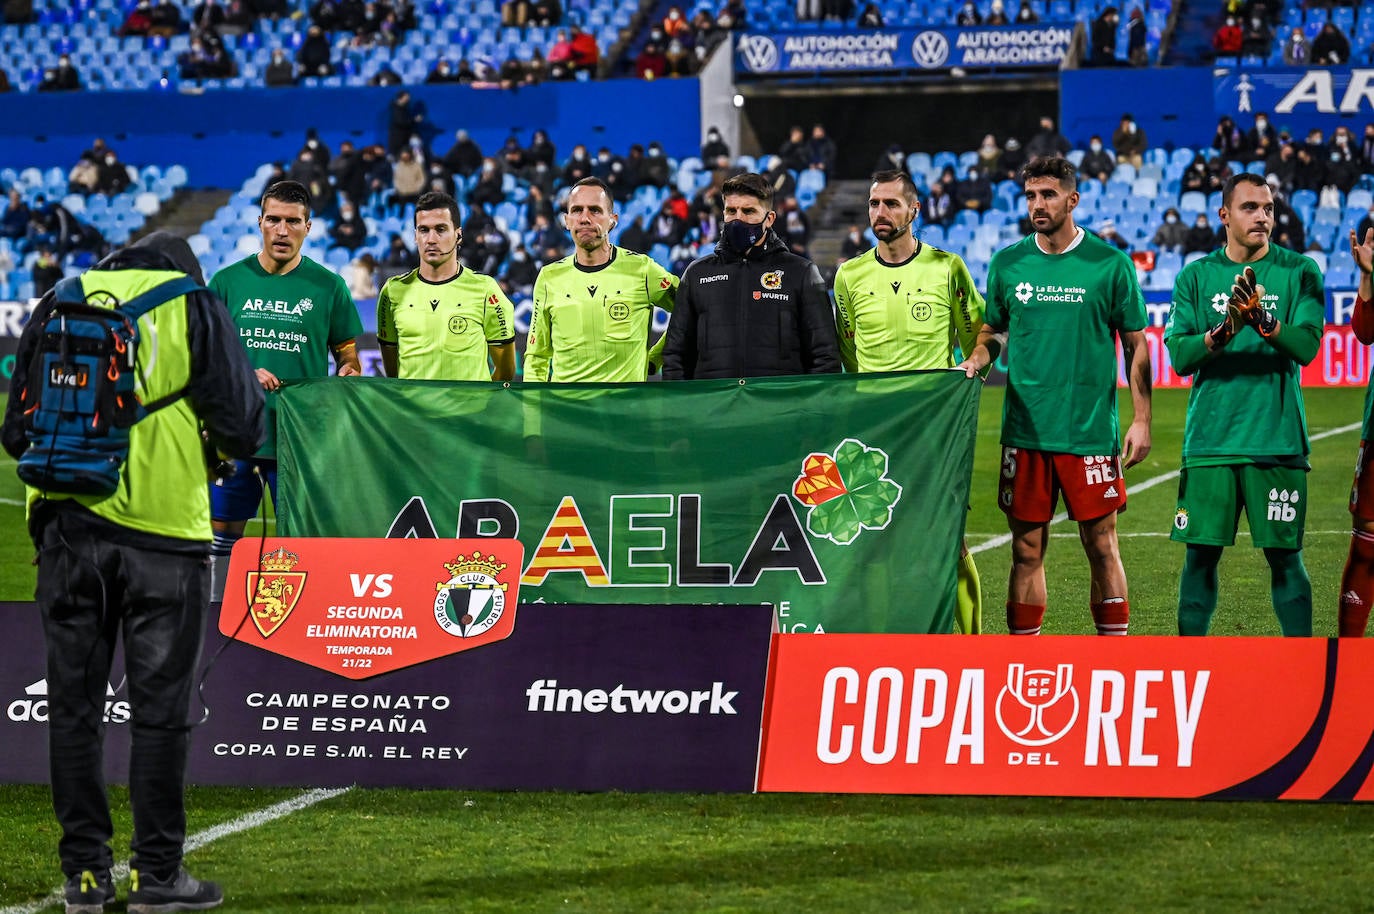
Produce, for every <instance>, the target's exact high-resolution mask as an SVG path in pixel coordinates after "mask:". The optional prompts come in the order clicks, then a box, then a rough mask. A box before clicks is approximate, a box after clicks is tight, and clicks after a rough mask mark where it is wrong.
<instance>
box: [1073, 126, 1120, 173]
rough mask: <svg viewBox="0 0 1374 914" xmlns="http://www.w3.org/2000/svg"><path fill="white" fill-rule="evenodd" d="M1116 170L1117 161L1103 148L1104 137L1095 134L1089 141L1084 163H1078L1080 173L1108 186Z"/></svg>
mask: <svg viewBox="0 0 1374 914" xmlns="http://www.w3.org/2000/svg"><path fill="white" fill-rule="evenodd" d="M1115 170H1116V159H1114V158H1113V157H1112V154H1111V153H1110V152H1108V151H1107V150H1106V149H1104V148H1103V147H1102V137H1100V136H1098V135H1097V134H1095V133H1094V134H1093V135H1092V137H1091V138H1089V140H1088V151H1087V152H1085V153H1084V154H1083V161H1081V162H1079V163H1078V173H1079V174H1081V175H1082V176H1083V177H1085V178H1096V179H1097V180H1098V181H1101V182H1102V183H1103V184H1106V183H1107V179H1108V178H1110V177H1111V176H1112V172H1113V171H1115Z"/></svg>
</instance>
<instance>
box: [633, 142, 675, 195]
mask: <svg viewBox="0 0 1374 914" xmlns="http://www.w3.org/2000/svg"><path fill="white" fill-rule="evenodd" d="M639 179H640V184H641V185H645V184H647V185H649V186H650V187H667V186H668V184H669V183H670V182H671V180H672V166H671V165H670V164H669V162H668V157H667V156H666V155H664V154H663V147H662V146H661V145H660V144H659V143H658V141H657V140H655V141H654V142H652V143H650V144H649V151H648V154H647V155H646V156H645V157H644V164H643V166H642V167H641V170H640V178H639Z"/></svg>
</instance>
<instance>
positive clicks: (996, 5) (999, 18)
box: [983, 0, 1011, 25]
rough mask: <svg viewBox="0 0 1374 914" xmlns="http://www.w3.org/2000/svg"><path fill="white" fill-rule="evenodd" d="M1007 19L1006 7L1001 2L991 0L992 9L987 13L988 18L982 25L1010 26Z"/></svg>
mask: <svg viewBox="0 0 1374 914" xmlns="http://www.w3.org/2000/svg"><path fill="white" fill-rule="evenodd" d="M1010 24H1011V23H1010V21H1009V20H1008V19H1007V10H1006V7H1005V6H1003V5H1002V0H992V8H991V10H990V11H989V12H988V18H987V19H985V20H983V25H1010Z"/></svg>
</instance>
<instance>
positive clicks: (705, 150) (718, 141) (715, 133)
mask: <svg viewBox="0 0 1374 914" xmlns="http://www.w3.org/2000/svg"><path fill="white" fill-rule="evenodd" d="M1371 126H1374V125H1371ZM720 159H725V160H726V164H728V163H729V160H730V146H729V145H728V144H727V143H726V142H725V140H724V139H723V138H722V137H721V135H720V131H719V130H718V129H717V128H715V127H712V128H710V129H709V130H707V131H706V142H704V143H702V144H701V164H702V166H703V167H705V168H713V167H715V166H717V165H719V164H720Z"/></svg>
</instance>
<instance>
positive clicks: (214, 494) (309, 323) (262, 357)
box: [210, 181, 363, 600]
mask: <svg viewBox="0 0 1374 914" xmlns="http://www.w3.org/2000/svg"><path fill="white" fill-rule="evenodd" d="M258 228H259V230H260V231H261V232H262V251H260V252H259V253H257V254H254V255H253V256H251V257H247V258H245V259H243V260H241V261H239V262H238V263H234V264H230V265H229V266H227V267H225V268H224V269H222V270H220V271H219V272H217V273H216V274H215V275H214V277H212V278H211V280H210V290H211V291H213V292H214V293H215V294H216V295H218V296H219V297H220V298H221V299H223V301H224V303H225V305H227V306H228V308H229V316H230V318H231V319H232V320H233V322H234V326H236V327H237V328H238V331H239V340H240V342H242V343H243V345H244V348H246V349H247V350H248V361H249V362H251V363H252V365H253V368H254V369H255V371H256V372H257V377H258V383H260V384H261V385H262V387H263V390H265V391H266V392H267V443H266V444H265V445H263V447H262V449H261V450H259V451H258V453H257V456H256V457H255V458H254V459H253V460H251V461H237V462H236V464H235V467H236V470H235V472H234V474H233V475H232V476H230V477H229V478H227V479H221V480H218V481H217V482H216V483H215V484H214V485H213V486H211V488H210V509H211V511H210V516H211V526H212V527H213V530H214V541H213V542H212V543H211V546H210V559H211V563H212V572H213V573H212V585H211V599H212V600H219V599H221V597H222V595H223V593H224V576H225V575H226V574H227V573H228V571H229V553H230V552H231V551H233V548H234V543H235V541H237V540H238V539H239V538H240V537H241V536H243V528H244V525H245V523H246V522H247V520H248V519H249V518H250V517H252V516H253V515H254V514H256V513H257V510H258V505H259V504H260V503H261V501H262V490H263V486H264V484H265V485H266V486H267V487H268V488H270V489H271V490H272V500H273V502H274V503H275V501H276V493H277V410H276V405H277V402H276V401H277V391H278V390H280V389H281V383H282V381H289V380H293V379H296V378H318V377H324V376H326V375H328V374H329V355H330V353H331V352H332V353H333V355H334V362H335V364H337V365H338V373H339V375H341V376H343V375H357V374H361V368H360V367H359V364H358V348H357V343H356V339H357V336H358V334H359V333H362V331H363V326H362V322H361V321H360V320H359V319H358V309H357V306H356V305H354V304H353V298H352V296H350V295H349V294H348V286H347V285H346V284H345V283H344V281H343V279H341V278H340V277H339V275H338V274H337V273H333V272H331V271H330V270H328V269H326V268H325V267H322V266H320V265H319V264H318V263H315V261H313V260H311V259H310V258H309V257H305V256H303V255H302V254H301V246H302V245H304V244H305V236H306V235H307V234H309V232H310V193H309V192H308V191H307V190H306V189H305V187H304V186H302V185H301V184H299V183H297V182H295V181H278V182H277V183H276V184H273V185H272V186H271V187H269V188H267V191H266V192H265V193H264V194H263V195H262V213H261V214H260V215H259V216H258Z"/></svg>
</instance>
